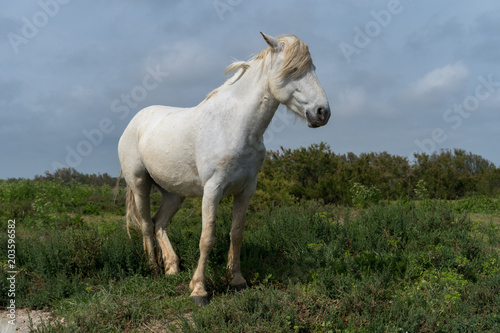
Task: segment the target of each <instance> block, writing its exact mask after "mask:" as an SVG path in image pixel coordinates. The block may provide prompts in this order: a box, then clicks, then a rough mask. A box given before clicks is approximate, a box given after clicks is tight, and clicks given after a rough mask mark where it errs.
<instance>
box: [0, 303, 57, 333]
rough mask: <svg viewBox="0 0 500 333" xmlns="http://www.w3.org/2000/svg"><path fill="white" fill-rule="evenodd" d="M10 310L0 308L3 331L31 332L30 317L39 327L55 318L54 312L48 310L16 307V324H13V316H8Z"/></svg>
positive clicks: (0, 321)
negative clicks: (10, 321) (11, 321)
mask: <svg viewBox="0 0 500 333" xmlns="http://www.w3.org/2000/svg"><path fill="white" fill-rule="evenodd" d="M8 314H9V312H8V311H5V310H0V331H1V332H2V333H11V332H12V333H14V332H23V333H24V332H29V331H30V318H31V322H32V323H33V327H35V328H36V327H37V326H38V325H40V324H41V323H42V321H43V322H44V323H48V322H54V321H55V319H54V317H52V314H51V313H50V312H47V311H42V310H28V309H16V320H15V323H16V325H15V326H13V325H12V324H10V323H9V320H11V318H9V317H7V315H8Z"/></svg>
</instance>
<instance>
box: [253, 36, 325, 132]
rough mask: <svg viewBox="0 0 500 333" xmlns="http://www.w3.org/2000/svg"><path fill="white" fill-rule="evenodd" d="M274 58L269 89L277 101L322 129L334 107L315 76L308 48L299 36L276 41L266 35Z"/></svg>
mask: <svg viewBox="0 0 500 333" xmlns="http://www.w3.org/2000/svg"><path fill="white" fill-rule="evenodd" d="M261 34H262V36H263V37H264V39H265V40H266V42H267V44H268V45H269V48H268V49H267V50H265V51H263V55H262V56H263V57H264V56H265V57H267V56H268V55H270V56H271V67H270V69H269V71H270V73H269V74H270V75H269V87H270V90H271V93H272V94H273V95H274V97H275V98H276V99H277V100H278V101H279V102H280V103H281V104H284V105H286V106H287V107H288V108H289V109H290V110H292V111H293V112H294V113H296V114H297V115H298V116H300V117H301V118H303V119H305V120H306V121H307V125H308V126H309V127H313V128H314V127H320V126H323V125H326V123H328V119H330V105H329V103H328V99H327V97H326V94H325V91H324V90H323V87H322V86H321V84H320V83H319V81H318V78H317V76H316V73H315V67H314V65H313V62H312V59H311V55H310V54H309V49H308V47H307V45H306V44H305V43H304V42H302V41H301V40H299V39H298V38H297V37H296V36H293V35H289V36H283V37H278V38H274V37H271V36H268V35H266V34H264V33H262V32H261Z"/></svg>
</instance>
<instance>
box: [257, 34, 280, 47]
mask: <svg viewBox="0 0 500 333" xmlns="http://www.w3.org/2000/svg"><path fill="white" fill-rule="evenodd" d="M260 34H261V35H262V37H264V40H265V41H266V43H267V45H269V46H270V47H271V49H272V50H273V51H280V50H281V48H282V47H283V43H282V42H280V41H279V40H278V39H276V38H274V37H271V36H269V35H266V34H265V33H263V32H262V31H261V32H260Z"/></svg>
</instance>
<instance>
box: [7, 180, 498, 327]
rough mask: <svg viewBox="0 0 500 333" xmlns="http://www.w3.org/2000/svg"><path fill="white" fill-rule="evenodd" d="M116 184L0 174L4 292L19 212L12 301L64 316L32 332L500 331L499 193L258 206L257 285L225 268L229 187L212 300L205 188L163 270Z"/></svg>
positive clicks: (253, 254)
mask: <svg viewBox="0 0 500 333" xmlns="http://www.w3.org/2000/svg"><path fill="white" fill-rule="evenodd" d="M122 191H123V190H122ZM111 192H112V191H111V189H110V188H109V186H107V185H103V186H90V185H79V184H70V185H64V184H58V183H55V182H50V181H38V182H35V181H27V180H25V181H16V182H2V183H0V194H1V202H0V208H1V213H0V214H1V215H0V228H1V230H3V231H2V232H0V247H1V248H2V249H4V250H2V251H0V259H1V262H2V269H1V270H0V275H1V278H0V289H1V290H2V292H1V295H0V306H2V307H3V308H5V307H6V306H7V304H8V303H7V302H8V301H9V298H8V297H7V290H8V289H9V285H8V283H7V280H6V277H7V271H8V270H9V269H8V265H7V252H6V250H5V249H6V248H7V244H8V233H7V230H8V225H7V222H8V220H9V219H14V218H15V219H16V238H15V241H16V267H17V270H18V271H19V273H18V275H17V277H16V306H17V307H18V308H30V309H48V310H50V311H52V313H53V314H54V316H55V317H57V318H65V323H61V322H60V321H54V322H47V323H45V324H44V325H42V326H39V327H38V328H37V329H34V331H36V332H151V331H153V332H165V331H168V332H170V331H173V332H180V331H182V332H499V331H500V312H499V309H500V247H499V246H500V203H499V200H498V199H494V198H489V197H471V198H465V199H462V200H459V201H453V202H451V201H449V202H448V201H432V200H422V201H406V202H404V201H397V202H380V203H378V204H373V205H368V207H366V208H349V207H336V206H329V205H322V204H318V203H314V202H304V203H302V204H295V205H293V206H277V207H276V208H274V209H272V210H269V209H259V210H257V211H255V210H253V211H249V213H248V217H247V224H246V229H245V238H244V241H243V248H242V258H241V259H242V272H243V275H244V276H245V278H246V279H247V281H248V282H249V287H248V288H247V289H245V290H243V291H241V292H235V291H233V290H231V289H230V288H229V287H228V285H229V281H228V279H227V278H226V271H225V265H226V260H227V252H228V249H229V229H230V224H231V209H230V205H229V204H230V200H225V201H224V202H223V203H222V205H221V207H220V209H219V212H218V220H217V228H216V244H215V246H214V248H213V250H212V252H211V254H210V258H209V264H208V268H207V284H208V286H207V287H208V289H209V292H210V293H211V301H210V304H209V305H208V306H206V307H199V306H197V305H196V304H195V303H194V302H192V301H191V300H190V298H189V294H190V291H189V287H188V285H189V281H190V278H191V275H192V273H193V270H194V268H195V267H196V263H197V260H198V242H199V237H200V232H201V223H200V207H199V203H200V201H199V200H195V199H192V200H187V201H186V203H185V205H184V207H183V208H182V209H181V210H180V211H179V213H178V214H177V215H176V216H175V217H174V220H173V222H172V224H171V225H170V226H169V237H170V239H171V241H172V244H173V246H174V248H175V249H176V252H177V254H178V255H179V257H180V259H181V269H182V273H181V274H179V275H177V276H168V277H167V276H163V275H160V276H158V275H157V274H155V273H154V272H152V271H151V269H150V268H149V267H148V265H147V261H146V260H145V257H144V255H143V251H142V239H141V236H140V234H139V233H138V232H132V239H129V238H128V236H127V233H126V230H125V227H124V224H125V223H124V217H123V216H124V203H123V193H122V192H120V193H119V195H118V200H117V201H116V202H114V201H113V196H112V193H111ZM157 204H158V196H157V195H156V194H155V195H154V200H153V205H154V206H156V205H157Z"/></svg>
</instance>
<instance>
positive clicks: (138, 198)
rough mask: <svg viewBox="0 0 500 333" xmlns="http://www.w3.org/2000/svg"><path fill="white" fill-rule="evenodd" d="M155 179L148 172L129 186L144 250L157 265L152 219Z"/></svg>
mask: <svg viewBox="0 0 500 333" xmlns="http://www.w3.org/2000/svg"><path fill="white" fill-rule="evenodd" d="M152 184H153V181H152V179H151V177H150V176H149V175H148V174H145V175H143V176H141V177H136V178H135V179H134V181H133V183H132V184H129V186H130V187H131V189H132V192H133V193H134V201H135V206H136V209H137V212H136V213H137V216H136V218H137V221H138V223H139V224H140V226H141V231H142V240H143V244H144V250H145V252H146V255H147V256H148V257H149V260H150V263H151V265H152V266H156V260H155V251H154V238H153V236H154V229H155V228H154V223H153V220H152V219H151V207H150V198H149V196H150V194H151V186H152Z"/></svg>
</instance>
